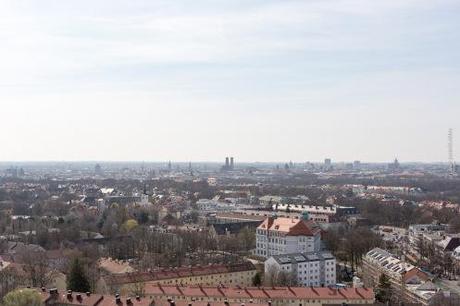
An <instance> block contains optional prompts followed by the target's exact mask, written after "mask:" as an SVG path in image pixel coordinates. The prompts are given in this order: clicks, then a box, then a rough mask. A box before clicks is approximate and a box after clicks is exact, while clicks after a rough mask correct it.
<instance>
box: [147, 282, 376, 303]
mask: <svg viewBox="0 0 460 306" xmlns="http://www.w3.org/2000/svg"><path fill="white" fill-rule="evenodd" d="M145 292H146V294H147V295H149V296H153V297H155V296H162V297H164V296H168V297H171V298H172V299H174V298H175V297H179V296H189V297H205V298H229V299H238V298H239V299H247V300H249V299H258V300H262V299H265V300H275V299H310V300H321V299H322V300H344V299H345V300H349V301H356V300H359V301H363V300H371V301H373V300H374V291H373V290H372V289H367V288H345V289H331V288H322V287H318V288H316V287H262V288H237V287H233V288H228V287H223V286H220V287H200V286H186V287H181V286H164V285H163V286H158V285H149V286H146V288H145Z"/></svg>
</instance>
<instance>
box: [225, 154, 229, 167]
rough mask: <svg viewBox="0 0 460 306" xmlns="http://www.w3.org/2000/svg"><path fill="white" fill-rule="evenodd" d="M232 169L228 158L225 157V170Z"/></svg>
mask: <svg viewBox="0 0 460 306" xmlns="http://www.w3.org/2000/svg"><path fill="white" fill-rule="evenodd" d="M229 167H230V162H229V159H228V157H225V169H228V168H229Z"/></svg>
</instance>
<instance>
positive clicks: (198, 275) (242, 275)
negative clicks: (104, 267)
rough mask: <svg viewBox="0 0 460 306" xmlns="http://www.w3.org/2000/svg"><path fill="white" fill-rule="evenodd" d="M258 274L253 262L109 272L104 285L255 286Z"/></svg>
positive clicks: (125, 289) (111, 288) (112, 288)
mask: <svg viewBox="0 0 460 306" xmlns="http://www.w3.org/2000/svg"><path fill="white" fill-rule="evenodd" d="M256 274H257V269H256V267H255V266H254V265H253V264H252V263H251V262H243V263H232V264H220V265H206V266H190V267H179V268H172V269H161V270H152V271H147V272H133V273H123V274H113V275H108V276H106V277H104V278H103V280H102V281H101V283H103V285H102V286H101V287H102V288H103V289H102V290H103V291H104V292H107V293H108V292H120V293H121V294H124V293H129V292H130V291H131V290H132V288H133V287H135V286H138V285H139V284H142V285H143V286H147V285H156V284H160V285H178V286H190V285H203V286H219V285H222V286H236V285H239V286H252V280H253V278H254V276H255V275H256Z"/></svg>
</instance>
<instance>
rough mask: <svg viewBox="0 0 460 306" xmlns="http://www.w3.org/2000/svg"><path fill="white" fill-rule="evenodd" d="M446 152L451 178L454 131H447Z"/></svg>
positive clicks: (454, 168)
mask: <svg viewBox="0 0 460 306" xmlns="http://www.w3.org/2000/svg"><path fill="white" fill-rule="evenodd" d="M447 143H448V151H449V174H450V175H451V176H454V175H455V172H456V171H455V170H456V167H455V160H454V131H453V130H452V129H449V133H448V136H447Z"/></svg>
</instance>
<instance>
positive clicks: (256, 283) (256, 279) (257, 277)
mask: <svg viewBox="0 0 460 306" xmlns="http://www.w3.org/2000/svg"><path fill="white" fill-rule="evenodd" d="M261 284H262V277H261V275H260V272H257V273H256V274H255V275H254V277H253V278H252V285H254V286H256V287H258V286H260V285H261Z"/></svg>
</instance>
